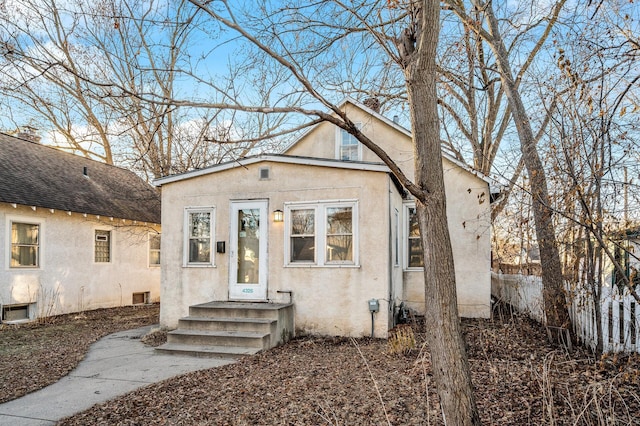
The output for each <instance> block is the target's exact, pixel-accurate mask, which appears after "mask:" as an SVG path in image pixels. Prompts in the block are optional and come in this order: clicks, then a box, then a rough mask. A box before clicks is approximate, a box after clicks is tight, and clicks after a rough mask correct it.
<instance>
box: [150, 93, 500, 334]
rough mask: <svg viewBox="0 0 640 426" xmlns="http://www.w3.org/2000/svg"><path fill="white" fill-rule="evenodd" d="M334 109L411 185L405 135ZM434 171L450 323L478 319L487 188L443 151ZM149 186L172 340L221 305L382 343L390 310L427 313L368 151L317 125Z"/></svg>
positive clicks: (383, 177)
mask: <svg viewBox="0 0 640 426" xmlns="http://www.w3.org/2000/svg"><path fill="white" fill-rule="evenodd" d="M341 108H343V109H344V110H345V111H346V112H347V114H348V116H349V117H350V118H351V120H353V121H354V122H356V123H358V125H359V126H361V129H362V131H363V132H364V133H365V134H367V135H368V136H369V137H370V138H371V139H372V140H374V141H375V142H376V143H378V144H379V145H380V146H381V147H382V148H384V149H385V150H386V152H388V153H389V154H390V156H391V157H392V158H393V159H394V160H395V161H396V162H397V164H398V165H399V166H401V167H402V169H403V170H404V172H405V173H407V175H409V176H410V177H413V170H414V164H413V148H412V141H411V134H410V132H409V131H407V130H406V129H404V128H403V127H401V126H399V125H398V124H396V123H395V122H393V121H391V120H388V119H387V118H385V117H383V116H382V115H380V114H379V113H377V112H376V111H374V110H372V109H370V108H368V107H367V106H365V105H363V104H361V103H358V102H356V101H354V100H351V99H347V100H346V101H344V102H343V103H342V104H341ZM442 167H443V169H444V173H445V181H446V194H447V203H448V206H447V208H448V220H449V228H450V231H451V240H452V244H453V252H454V255H455V268H456V279H457V292H458V306H459V308H460V313H461V314H462V315H463V316H466V317H482V318H486V317H489V315H490V297H491V296H490V293H491V277H490V269H491V254H490V253H491V248H490V235H489V234H490V210H489V209H490V207H489V204H490V202H489V184H488V181H487V179H486V178H484V177H483V176H480V175H478V174H477V173H474V172H472V171H470V170H469V169H467V168H466V167H465V166H464V165H462V164H461V163H459V162H458V161H456V160H455V159H453V158H452V157H450V156H448V155H446V154H443V156H442ZM156 184H157V185H158V186H161V187H162V198H163V199H162V216H163V240H162V251H163V257H162V271H163V275H162V284H161V298H162V301H163V302H162V306H161V314H160V316H161V318H160V321H161V324H162V325H163V326H165V327H168V328H176V327H179V328H178V330H177V334H182V333H183V332H184V330H182V329H187V328H195V327H193V325H190V323H189V320H194V317H195V316H196V315H201V316H212V317H221V316H227V313H223V312H222V310H221V308H222V307H226V308H228V307H229V306H233V303H235V304H236V305H235V306H236V307H243V308H246V309H247V310H250V309H254V308H256V307H259V306H262V307H263V308H264V309H266V308H267V307H268V306H269V305H272V306H285V307H286V306H289V307H290V311H291V312H290V315H291V316H292V318H291V319H289V320H287V321H288V322H287V323H286V325H285V326H276V328H278V329H280V331H279V333H280V332H286V333H289V335H290V334H291V332H296V333H311V334H325V335H342V336H363V335H370V334H372V335H374V336H377V337H386V336H387V331H388V330H389V329H390V328H391V327H393V325H394V317H395V316H396V314H397V313H398V310H399V308H400V305H402V306H403V307H407V308H410V309H412V310H414V311H415V312H417V313H424V312H425V310H426V309H429V307H428V306H425V303H424V275H423V267H422V266H423V264H422V262H423V259H422V249H421V243H420V240H419V235H418V226H417V218H416V215H415V202H414V201H413V200H412V198H411V196H410V195H408V194H407V192H406V191H405V190H403V188H401V187H400V186H399V185H398V183H397V181H396V180H395V179H394V177H393V176H392V175H391V174H390V171H389V169H388V168H387V167H386V166H385V165H384V164H382V163H381V162H380V159H379V158H378V157H377V156H376V155H375V154H374V153H373V152H372V151H370V150H368V149H367V148H365V147H363V146H362V145H361V144H360V143H359V142H358V141H357V140H356V139H354V138H353V137H352V136H350V135H349V134H347V133H346V132H344V131H342V130H341V129H339V128H337V127H335V126H333V125H332V124H330V123H322V124H319V125H317V126H315V127H313V128H311V129H310V130H309V131H308V132H306V133H305V134H304V135H303V136H301V137H300V138H299V139H298V140H297V141H296V142H295V143H293V144H292V145H291V146H289V147H288V148H287V149H286V150H285V151H284V152H283V153H281V154H277V155H258V156H254V157H248V158H242V159H239V160H237V161H232V162H228V163H224V164H219V165H215V166H212V167H209V168H206V169H202V170H196V171H192V172H188V173H184V174H180V175H174V176H168V177H164V178H161V179H158V180H157V181H156ZM209 302H210V303H209ZM222 302H227V303H222ZM230 302H233V303H230ZM243 302H251V303H243ZM255 302H258V304H256V303H255ZM192 305H197V306H192ZM190 307H191V308H190ZM204 308H215V309H216V311H215V312H213V311H211V312H209V313H208V314H207V313H206V312H204ZM187 315H189V316H188V317H186V318H183V319H182V320H180V318H181V317H185V316H187ZM236 315H243V316H260V314H259V312H257V311H254V312H252V313H248V312H247V311H246V310H245V313H244V314H243V313H237V314H236ZM192 322H193V321H192ZM199 324H201V322H200V323H199ZM221 328H224V329H225V330H231V329H232V327H230V326H228V325H225V326H224V327H221ZM200 334H204V333H200ZM227 334H228V333H227ZM281 334H282V333H280V334H279V335H278V338H281V337H282V338H286V337H287V336H284V335H281ZM170 338H171V333H170ZM278 338H276V340H278ZM196 340H197V339H196ZM204 340H205V339H204V338H203V336H200V342H201V343H203V342H204ZM170 343H171V340H170ZM175 343H176V345H177V344H178V343H179V342H178V339H177V338H176V342H175Z"/></svg>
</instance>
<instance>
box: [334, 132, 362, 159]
mask: <svg viewBox="0 0 640 426" xmlns="http://www.w3.org/2000/svg"><path fill="white" fill-rule="evenodd" d="M356 127H357V128H358V129H362V124H361V123H356ZM336 151H337V157H338V159H339V160H344V161H360V160H362V145H361V144H360V142H358V139H356V138H355V136H353V135H352V134H351V133H349V132H347V131H346V130H344V129H340V128H338V141H337V144H336Z"/></svg>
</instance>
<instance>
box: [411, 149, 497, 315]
mask: <svg viewBox="0 0 640 426" xmlns="http://www.w3.org/2000/svg"><path fill="white" fill-rule="evenodd" d="M443 168H444V178H445V191H446V195H447V221H448V223H449V234H450V237H451V248H452V250H453V258H454V259H453V260H454V265H455V270H456V290H457V297H458V309H459V311H460V315H461V316H463V317H469V318H488V317H489V316H490V315H491V304H490V303H491V235H490V232H491V227H490V223H491V210H490V206H489V188H488V185H487V183H486V182H484V181H482V180H481V179H479V178H477V177H475V176H473V175H472V174H470V173H467V172H465V171H463V170H462V169H460V168H459V167H457V166H455V165H453V164H452V163H450V162H449V161H447V160H443ZM404 276H405V280H404V282H405V297H404V299H405V301H406V302H407V304H408V305H409V306H410V307H411V308H413V309H415V310H416V311H418V312H421V313H422V312H425V309H428V307H425V304H424V272H423V271H422V270H421V269H420V270H414V271H412V270H407V271H405V273H404Z"/></svg>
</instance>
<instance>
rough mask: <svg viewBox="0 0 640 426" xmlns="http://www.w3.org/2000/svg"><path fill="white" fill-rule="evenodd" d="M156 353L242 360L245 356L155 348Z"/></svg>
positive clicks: (195, 350)
mask: <svg viewBox="0 0 640 426" xmlns="http://www.w3.org/2000/svg"><path fill="white" fill-rule="evenodd" d="M155 350H156V351H158V352H159V353H162V354H167V355H182V356H193V357H196V358H217V359H240V358H242V357H243V356H245V355H244V354H228V353H215V352H200V351H198V350H197V349H194V350H192V351H189V350H175V349H164V348H163V347H161V346H160V347H157V348H155Z"/></svg>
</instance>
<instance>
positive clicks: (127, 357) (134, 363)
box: [0, 326, 233, 426]
mask: <svg viewBox="0 0 640 426" xmlns="http://www.w3.org/2000/svg"><path fill="white" fill-rule="evenodd" d="M152 328H153V326H147V327H142V328H137V329H135V330H128V331H121V332H119V333H114V334H110V335H109V336H106V337H104V338H103V339H101V340H99V341H98V342H96V343H94V344H93V345H92V346H91V348H90V349H89V352H88V354H87V356H86V357H85V358H84V359H83V360H82V361H81V362H80V364H79V365H78V367H76V369H75V370H73V371H72V372H71V373H69V375H68V376H66V377H63V378H62V379H61V380H60V381H59V382H57V383H54V384H53V385H51V386H48V387H46V388H44V389H41V390H39V391H36V392H33V393H30V394H28V395H25V396H23V397H22V398H18V399H15V400H13V401H9V402H6V403H4V404H0V425H12V426H18V425H24V426H33V425H52V424H55V423H56V422H57V421H58V420H61V419H63V418H64V417H68V416H70V415H72V414H75V413H78V412H80V411H83V410H86V409H87V408H90V407H91V406H93V405H94V404H98V403H100V402H104V401H107V400H109V399H112V398H114V397H116V396H119V395H123V394H125V393H127V392H131V391H133V390H135V389H137V388H140V387H142V386H146V385H148V384H150V383H155V382H159V381H162V380H164V379H167V378H169V377H173V376H177V375H180V374H183V373H188V372H191V371H196V370H202V369H205V368H211V367H219V366H221V365H226V364H230V363H232V362H233V360H224V359H211V358H195V357H186V356H176V355H164V354H159V353H156V352H155V351H154V349H153V348H151V347H148V346H145V345H144V344H142V342H141V341H140V337H142V336H144V335H145V334H147V333H148V332H149V331H150V330H151V329H152Z"/></svg>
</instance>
